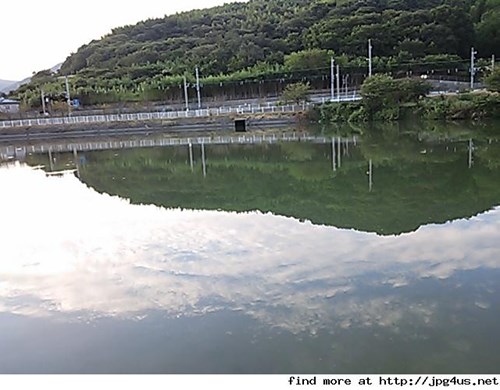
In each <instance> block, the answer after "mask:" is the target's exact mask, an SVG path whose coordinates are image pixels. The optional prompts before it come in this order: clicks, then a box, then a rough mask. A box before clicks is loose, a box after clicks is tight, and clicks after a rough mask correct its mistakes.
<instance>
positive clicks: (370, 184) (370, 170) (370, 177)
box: [368, 159, 373, 192]
mask: <svg viewBox="0 0 500 390" xmlns="http://www.w3.org/2000/svg"><path fill="white" fill-rule="evenodd" d="M372 188H373V163H372V160H371V159H370V161H369V162H368V189H369V190H370V192H372Z"/></svg>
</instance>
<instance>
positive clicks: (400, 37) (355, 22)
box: [14, 0, 500, 105]
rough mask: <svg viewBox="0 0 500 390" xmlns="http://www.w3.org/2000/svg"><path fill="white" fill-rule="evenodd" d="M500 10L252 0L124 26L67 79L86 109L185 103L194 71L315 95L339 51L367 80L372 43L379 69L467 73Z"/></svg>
mask: <svg viewBox="0 0 500 390" xmlns="http://www.w3.org/2000/svg"><path fill="white" fill-rule="evenodd" d="M499 12H500V6H499V0H463V1H451V0H421V1H406V0H390V1H387V0H384V1H374V0H370V1H367V0H343V1H341V0H337V1H330V0H328V1H326V0H314V1H309V0H251V1H248V2H244V3H232V4H226V5H224V6H221V7H215V8H211V9H203V10H194V11H190V12H184V13H179V14H176V15H171V16H165V17H164V18H160V19H149V20H146V21H143V22H140V23H137V24H136V25H130V26H125V27H120V28H116V29H114V30H113V32H112V33H111V34H109V35H106V36H104V37H103V38H101V39H99V40H94V41H92V42H90V43H88V44H86V45H84V46H82V47H81V48H80V49H78V51H77V52H76V53H74V54H72V55H70V56H69V57H68V58H67V59H66V61H65V62H64V64H63V65H62V68H61V71H60V73H61V74H63V75H64V74H71V75H73V76H74V77H73V78H72V79H71V85H70V88H71V95H72V96H75V97H80V98H81V100H82V101H85V102H87V104H95V103H100V102H107V103H113V102H121V101H127V100H132V101H144V100H150V99H152V100H157V101H158V100H159V101H161V100H164V101H169V100H176V99H179V98H181V94H182V90H181V91H180V94H179V93H178V92H179V88H180V89H182V88H181V83H182V81H180V76H181V75H184V74H190V75H191V76H190V78H193V76H192V74H193V70H194V68H195V66H198V67H199V69H200V74H201V77H202V82H203V84H204V85H212V86H214V85H217V84H221V83H226V84H229V83H238V82H241V81H246V80H252V81H259V82H261V81H270V82H271V80H284V81H283V82H285V81H286V83H290V82H297V81H301V80H302V81H304V82H307V81H309V82H311V85H312V87H313V88H315V87H316V86H315V85H313V83H314V77H319V76H321V77H324V76H325V75H328V73H329V61H330V56H331V55H332V53H336V55H335V61H336V64H340V65H341V66H342V67H343V68H344V69H345V70H346V71H348V72H349V73H350V74H351V75H355V76H356V77H357V79H358V80H359V79H361V77H363V76H364V75H365V72H366V54H367V40H368V39H369V38H370V39H372V43H373V47H374V58H373V66H374V70H375V72H378V73H382V72H383V73H391V74H393V75H396V74H398V73H399V76H398V77H400V76H404V75H405V74H406V72H409V71H410V70H412V71H414V72H416V73H417V72H425V71H431V70H436V71H440V70H441V71H449V70H450V69H453V70H454V71H455V69H456V70H457V71H461V72H467V66H468V60H467V59H468V57H469V51H470V47H471V46H472V45H474V46H475V47H476V48H478V50H479V55H480V56H489V55H491V54H493V53H494V51H495V50H496V49H497V48H498V47H500V41H499V39H500V36H499V34H498V31H500V25H499V23H500V13H499ZM308 77H309V78H308ZM190 82H191V83H192V82H193V80H190ZM59 84H60V83H59V82H58V81H57V80H56V79H55V78H54V76H53V75H51V74H50V72H48V71H44V72H41V73H40V74H38V75H35V77H34V79H33V81H32V83H30V84H29V85H28V86H23V87H21V88H20V89H19V90H18V91H16V92H15V94H14V97H17V98H19V99H21V100H23V101H26V102H28V101H29V102H33V104H35V105H36V101H37V98H36V96H38V95H39V88H40V87H42V86H43V87H44V88H47V89H53V90H54V92H55V90H58V89H59ZM242 85H243V83H242ZM275 87H276V86H275V85H272V86H270V88H273V89H275V91H276V93H279V92H280V91H281V88H275ZM318 87H319V88H322V87H324V86H322V85H321V83H320V82H318ZM242 88H243V87H242ZM227 92H228V91H227V88H224V89H222V90H219V93H220V94H221V95H226V94H227ZM250 92H251V88H249V93H250ZM213 93H214V94H215V92H213Z"/></svg>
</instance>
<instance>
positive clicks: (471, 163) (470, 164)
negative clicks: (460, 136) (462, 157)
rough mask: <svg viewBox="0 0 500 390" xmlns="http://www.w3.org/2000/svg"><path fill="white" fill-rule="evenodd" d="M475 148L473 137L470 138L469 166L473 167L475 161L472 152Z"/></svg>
mask: <svg viewBox="0 0 500 390" xmlns="http://www.w3.org/2000/svg"><path fill="white" fill-rule="evenodd" d="M473 150H474V145H473V143H472V138H471V139H469V168H472V165H473V163H474V161H473V159H472V152H473Z"/></svg>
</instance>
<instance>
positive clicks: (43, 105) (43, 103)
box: [40, 89, 47, 116]
mask: <svg viewBox="0 0 500 390" xmlns="http://www.w3.org/2000/svg"><path fill="white" fill-rule="evenodd" d="M40 95H41V96H40V97H41V98H42V111H43V116H45V115H47V110H46V109H45V95H44V93H43V89H41V90H40Z"/></svg>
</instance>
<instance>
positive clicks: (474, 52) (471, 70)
mask: <svg viewBox="0 0 500 390" xmlns="http://www.w3.org/2000/svg"><path fill="white" fill-rule="evenodd" d="M476 54H477V51H475V50H474V48H472V49H471V51H470V89H474V76H475V74H476V70H475V69H474V60H475V59H476Z"/></svg>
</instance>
